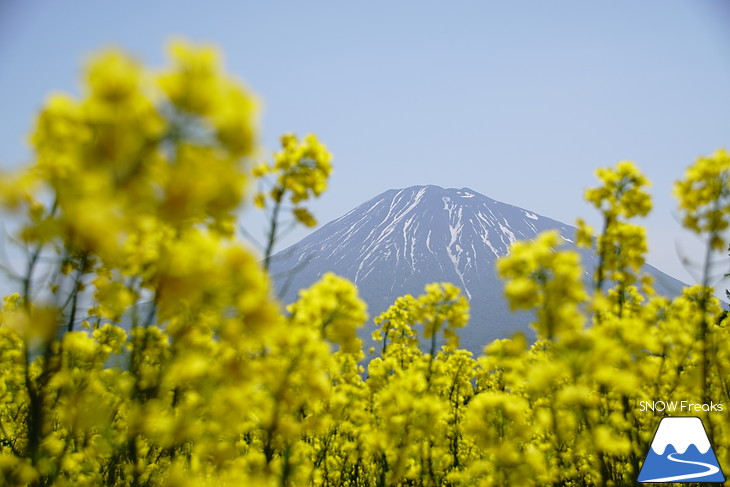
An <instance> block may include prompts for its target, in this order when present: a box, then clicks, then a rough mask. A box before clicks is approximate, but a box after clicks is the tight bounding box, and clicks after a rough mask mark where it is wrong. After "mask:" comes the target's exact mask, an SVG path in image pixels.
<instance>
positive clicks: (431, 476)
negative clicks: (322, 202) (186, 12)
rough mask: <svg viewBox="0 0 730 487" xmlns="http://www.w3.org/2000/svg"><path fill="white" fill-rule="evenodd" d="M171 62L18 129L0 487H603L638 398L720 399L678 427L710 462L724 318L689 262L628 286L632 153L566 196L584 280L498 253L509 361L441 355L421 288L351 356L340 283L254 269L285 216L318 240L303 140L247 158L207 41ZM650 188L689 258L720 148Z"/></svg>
mask: <svg viewBox="0 0 730 487" xmlns="http://www.w3.org/2000/svg"><path fill="white" fill-rule="evenodd" d="M170 57H171V62H170V66H169V67H168V68H165V69H164V70H161V71H152V70H149V69H147V68H145V67H144V66H143V65H142V64H140V63H139V62H137V61H136V60H134V59H132V58H130V57H129V56H127V55H126V54H124V53H122V52H117V51H107V52H104V53H102V54H100V55H99V56H97V57H96V58H94V59H93V60H92V61H91V62H90V63H89V64H88V65H87V66H86V68H85V70H84V74H83V90H82V94H81V96H80V97H79V98H73V97H70V96H67V95H61V94H56V95H52V96H50V97H49V99H48V100H47V102H46V104H45V106H44V108H43V109H42V111H41V112H40V113H39V114H38V116H37V119H36V123H35V127H34V129H33V132H32V133H31V134H30V142H31V144H32V147H33V153H34V162H33V165H32V166H30V167H28V168H25V169H23V170H22V171H19V172H17V173H15V174H5V175H3V177H2V179H1V180H0V203H1V204H2V205H3V207H4V208H5V211H6V212H8V213H9V214H10V215H13V218H17V219H19V220H21V221H22V225H21V226H20V228H19V231H18V234H17V235H16V236H15V238H16V240H17V243H19V244H20V245H21V246H22V248H23V249H25V261H24V263H23V268H22V271H21V272H18V273H16V274H13V275H11V277H13V278H15V279H16V285H17V289H18V292H17V293H14V294H12V295H10V296H7V297H5V299H4V304H3V306H2V311H1V314H0V351H1V353H0V485H7V486H20V485H33V486H84V485H88V486H96V485H109V486H134V487H138V486H185V485H190V486H199V485H200V486H205V485H211V486H212V485H215V486H219V485H231V486H242V485H256V486H279V485H280V486H289V485H291V486H299V485H302V486H308V485H314V486H333V487H334V486H349V487H354V486H474V485H478V486H517V485H519V486H628V485H635V480H636V477H637V475H638V472H639V469H640V467H641V464H642V462H643V460H644V457H645V455H646V453H647V451H648V448H649V444H650V442H651V440H652V436H653V434H654V431H655V429H656V427H657V425H658V423H659V420H660V419H661V417H662V416H663V415H664V414H665V413H658V412H647V411H646V410H642V408H641V407H640V402H641V401H647V400H648V401H652V400H663V399H667V400H668V399H672V398H675V399H677V400H686V401H688V402H690V403H694V404H710V403H715V404H723V405H725V412H717V411H684V412H683V413H681V414H684V415H691V416H699V417H701V419H702V420H703V422H704V425H705V427H706V429H707V433H708V435H709V437H710V439H711V440H712V443H713V447H714V451H715V453H716V455H717V458H718V460H719V463H720V464H721V465H724V466H726V468H730V421H728V420H727V418H726V417H725V416H726V414H727V410H728V408H730V345H728V344H730V326H728V324H729V323H730V321H728V320H726V319H724V314H723V313H722V310H721V307H720V303H719V301H718V300H717V299H716V298H714V297H713V293H714V290H713V289H712V288H711V287H710V286H708V281H707V275H708V270H707V267H708V266H709V264H707V265H706V269H705V273H704V274H705V282H704V283H701V284H699V285H695V286H692V287H689V288H687V289H685V290H684V293H683V294H682V295H681V296H679V297H676V298H669V297H665V296H660V295H657V294H656V293H655V292H654V291H653V289H652V282H651V280H650V278H648V276H645V275H642V274H641V272H640V269H641V266H642V265H643V264H644V255H645V253H646V252H647V244H646V237H645V232H644V229H643V228H642V227H641V226H640V225H639V224H637V223H636V220H637V219H638V218H640V217H642V216H646V215H647V214H648V213H649V212H650V210H651V207H652V204H651V199H650V196H649V194H648V193H647V191H646V190H647V186H648V185H649V182H648V181H647V180H646V178H645V177H644V176H643V175H642V174H641V172H640V171H639V169H638V168H637V167H636V166H635V165H634V164H633V163H631V162H626V161H624V162H620V163H618V164H617V165H616V166H615V167H612V168H602V169H599V170H598V171H597V172H596V175H597V178H598V181H597V183H596V184H597V186H596V187H595V188H591V189H589V190H587V191H586V193H585V197H586V199H587V200H588V201H589V202H590V203H591V204H592V205H593V206H595V208H596V210H597V211H598V212H599V213H600V214H601V216H602V218H603V222H604V225H603V228H602V229H601V230H600V233H597V232H596V231H595V230H594V229H593V228H590V227H589V226H588V225H586V224H585V223H584V222H583V221H582V220H579V224H578V234H577V236H576V242H578V244H579V245H581V246H584V247H586V248H593V249H595V251H596V253H597V255H598V256H599V261H600V264H599V267H598V269H597V270H596V271H595V275H594V278H593V285H592V286H591V287H590V288H586V287H585V286H584V284H583V279H582V276H583V273H584V270H583V268H582V266H581V262H580V257H579V254H578V253H577V252H574V251H570V250H564V249H561V247H560V243H561V240H562V239H561V238H560V237H559V236H558V235H557V234H555V233H545V234H542V235H541V236H540V237H539V238H538V239H536V240H535V241H533V242H518V243H515V244H514V245H513V247H512V250H511V252H510V254H508V255H507V256H505V257H503V258H502V259H501V260H500V261H499V263H498V272H499V275H500V277H501V278H502V279H503V281H504V291H505V296H506V299H507V300H508V302H509V304H510V306H511V308H512V309H514V310H532V311H534V312H535V316H536V319H535V322H534V323H533V325H532V326H533V327H534V329H535V331H536V333H537V336H538V340H537V341H536V342H535V343H529V342H528V341H527V339H526V338H525V337H524V336H522V335H515V336H514V337H512V338H509V339H504V340H497V341H495V342H493V343H489V344H485V348H484V352H483V354H482V355H480V356H478V357H475V356H473V355H472V354H471V353H470V352H468V351H465V350H462V349H460V348H459V341H458V330H459V328H461V327H464V326H479V325H480V324H479V323H469V307H468V302H467V300H466V298H465V297H464V296H462V295H461V294H460V291H459V289H458V288H457V287H456V286H454V285H452V284H449V283H434V284H432V285H429V286H427V287H426V288H425V289H424V290H423V293H422V294H421V295H419V296H403V297H401V298H398V299H397V300H396V301H395V302H394V303H393V305H392V306H391V307H390V309H388V310H387V311H386V312H384V313H383V314H381V315H380V316H377V317H373V319H374V323H375V325H374V326H375V331H374V333H373V339H374V340H375V341H376V342H377V344H378V346H377V347H375V348H374V349H371V350H363V345H362V343H361V341H360V339H359V338H358V330H359V329H361V328H362V327H365V326H370V327H373V324H372V323H371V322H369V321H368V320H369V317H368V314H367V310H366V306H365V303H364V302H363V301H362V300H361V299H360V298H359V297H358V291H357V288H356V287H355V286H354V285H353V284H352V283H350V282H349V281H347V280H345V279H343V278H340V277H337V276H335V275H332V274H327V275H325V276H323V277H322V279H321V280H320V281H319V282H317V283H315V284H314V285H313V286H311V287H310V288H309V289H304V290H301V292H300V294H299V299H298V300H297V301H296V302H295V303H293V304H291V305H289V306H284V305H282V304H281V303H279V302H278V301H277V299H276V297H275V296H274V294H273V290H272V288H273V286H272V279H271V276H269V275H268V271H267V269H268V263H269V257H270V255H271V249H272V248H273V245H274V244H275V242H276V240H277V237H278V235H279V234H280V232H281V228H282V227H281V225H282V219H283V218H284V217H288V218H289V219H291V220H292V221H294V222H298V223H300V224H304V225H307V226H312V225H314V224H315V223H316V220H315V216H314V215H313V214H311V213H310V211H309V209H308V208H307V202H308V201H310V200H311V199H313V198H316V197H317V196H319V195H320V194H321V193H322V192H324V191H325V190H326V188H327V185H328V178H329V175H330V173H331V170H332V165H331V155H330V154H329V152H328V150H327V148H326V147H325V146H324V145H323V144H322V143H321V142H320V141H319V140H318V139H317V138H316V137H315V136H313V135H309V136H305V137H302V138H299V137H297V136H295V135H293V134H287V135H284V136H283V137H282V146H281V150H280V151H279V152H277V153H276V154H275V155H274V156H273V159H272V160H271V162H263V163H262V162H261V160H262V158H263V157H264V156H263V155H262V149H261V147H260V143H259V139H258V127H257V114H258V110H259V108H258V107H259V101H258V100H257V98H256V97H255V96H254V95H253V94H252V93H251V92H250V91H249V90H248V89H247V88H245V87H244V86H243V85H242V84H241V83H239V82H237V81H235V80H233V79H232V78H230V77H228V76H227V75H226V74H225V73H224V71H223V70H222V67H221V63H220V61H219V58H218V55H217V53H216V51H215V50H214V49H212V48H207V47H191V46H189V45H186V44H184V43H181V42H178V43H174V44H173V45H172V46H171V49H170ZM675 194H676V197H677V201H678V206H679V211H680V213H681V215H682V218H683V223H684V225H685V226H686V227H687V228H689V229H691V230H693V231H695V232H697V233H698V234H700V235H701V236H702V237H703V238H705V239H706V240H707V242H708V245H707V259H705V260H706V261H707V262H709V259H710V255H711V252H712V251H714V250H724V249H725V248H726V245H727V242H725V241H723V239H722V235H723V232H724V231H725V230H726V229H727V227H728V224H729V223H730V155H728V153H726V152H724V151H722V150H719V151H717V152H716V153H714V154H712V155H710V156H707V157H702V158H699V159H698V160H697V161H695V162H694V163H693V164H692V165H690V166H689V167H688V169H687V171H686V176H685V178H684V179H683V180H681V181H678V182H677V183H676V186H675ZM245 204H248V205H250V206H253V207H258V208H260V209H262V210H263V211H266V212H267V215H268V216H269V221H270V227H269V234H268V235H267V242H266V250H265V257H264V259H263V261H262V259H261V257H260V256H259V255H257V254H256V253H255V252H253V251H252V250H250V248H249V247H248V245H247V244H246V243H245V242H244V240H243V239H242V238H241V237H240V236H239V235H240V233H241V232H239V229H240V228H241V227H243V228H245V222H239V221H238V218H237V215H238V214H239V209H240V208H241V207H242V205H245ZM140 302H145V303H147V304H146V305H145V306H136V305H135V303H140ZM123 323H126V325H125V326H122V325H123ZM419 341H420V343H421V344H422V346H421V347H420V348H419V346H418V344H419ZM437 343H444V345H443V346H441V347H437ZM424 344H425V346H424Z"/></svg>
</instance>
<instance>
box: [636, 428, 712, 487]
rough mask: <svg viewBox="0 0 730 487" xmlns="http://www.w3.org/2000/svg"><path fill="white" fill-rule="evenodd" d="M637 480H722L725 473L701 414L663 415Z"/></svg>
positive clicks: (683, 481) (643, 481)
mask: <svg viewBox="0 0 730 487" xmlns="http://www.w3.org/2000/svg"><path fill="white" fill-rule="evenodd" d="M637 480H638V482H641V483H645V482H678V483H689V482H724V481H725V476H724V475H723V473H722V470H721V469H720V465H719V464H718V462H717V457H716V456H715V452H714V451H713V449H712V445H710V439H709V438H708V437H707V433H706V432H705V427H704V425H703V424H702V420H701V419H700V418H695V417H670V418H663V419H662V420H661V422H660V423H659V427H658V428H657V430H656V434H655V435H654V439H653V440H652V442H651V447H650V448H649V453H647V455H646V460H644V465H643V466H642V467H641V472H639V478H638V479H637Z"/></svg>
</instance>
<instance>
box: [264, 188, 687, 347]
mask: <svg viewBox="0 0 730 487" xmlns="http://www.w3.org/2000/svg"><path fill="white" fill-rule="evenodd" d="M551 229H556V230H558V231H559V232H560V234H561V235H562V237H563V240H564V241H565V245H566V247H568V248H574V244H573V240H572V239H573V238H574V234H575V228H574V227H572V226H570V225H566V224H564V223H561V222H558V221H555V220H552V219H550V218H547V217H544V216H541V215H539V214H537V213H535V212H532V211H528V210H525V209H522V208H518V207H516V206H512V205H508V204H505V203H500V202H498V201H495V200H493V199H491V198H487V197H486V196H483V195H481V194H478V193H476V192H475V191H472V190H470V189H468V188H462V189H443V188H440V187H438V186H413V187H410V188H405V189H393V190H389V191H386V192H385V193H382V194H380V195H378V196H376V197H375V198H373V199H371V200H369V201H367V202H365V203H363V204H362V205H360V206H358V207H356V208H354V209H352V210H351V211H349V212H348V213H347V214H345V215H343V216H342V217H340V218H338V219H336V220H333V221H331V222H329V223H328V224H326V225H324V226H323V227H322V228H320V229H319V230H317V231H315V232H313V233H312V234H311V235H309V236H308V237H306V238H304V239H303V240H301V241H300V242H299V243H297V244H295V245H293V246H291V247H289V248H288V249H285V250H283V251H281V252H279V253H278V254H276V255H275V256H274V257H273V259H272V265H271V270H272V272H273V275H274V276H275V279H276V284H277V289H278V291H279V293H280V295H281V297H282V299H283V301H284V302H285V303H290V302H292V301H294V300H295V299H296V295H297V291H298V290H299V289H302V288H304V287H307V286H309V285H311V284H312V283H313V282H315V281H316V280H317V279H318V278H319V277H320V276H322V274H324V273H325V272H328V271H332V272H335V273H336V274H338V275H340V276H343V277H346V278H348V279H350V280H352V281H353V282H354V283H355V284H357V286H358V287H359V290H360V294H361V296H362V297H363V299H364V300H365V301H366V302H367V303H368V310H369V313H370V316H371V317H375V316H377V315H378V314H380V313H381V312H382V311H384V310H385V309H387V307H388V306H389V305H390V304H392V303H393V301H394V300H395V298H397V297H398V296H402V295H404V294H413V295H414V296H416V295H418V294H421V293H422V292H423V288H424V286H425V285H426V284H428V283H431V282H437V281H439V282H440V281H448V282H452V283H454V284H456V285H458V286H459V287H460V288H461V289H462V291H463V293H464V295H465V296H466V297H467V298H468V299H469V301H470V307H471V319H470V321H469V325H468V326H467V327H466V328H465V329H464V330H462V332H461V333H460V335H461V345H462V346H463V347H466V348H468V349H469V350H472V351H474V352H481V349H482V347H483V346H484V345H485V344H487V343H488V342H490V341H492V340H494V339H496V338H505V337H509V336H511V335H512V334H513V333H515V332H516V331H524V332H527V333H528V335H531V330H530V329H529V323H530V321H531V320H532V315H531V314H530V313H525V312H520V313H512V312H510V311H509V309H508V306H507V303H506V301H505V300H504V297H503V284H502V282H501V281H500V280H499V279H498V278H497V275H496V269H495V262H496V260H497V259H498V258H499V257H501V256H503V255H505V254H506V253H507V251H508V249H509V246H510V244H512V242H514V241H516V240H531V239H534V238H535V236H536V235H537V234H539V233H541V232H543V231H546V230H551ZM582 253H583V262H584V265H585V266H586V268H588V269H592V268H593V267H594V266H595V264H596V259H595V257H594V256H593V255H591V254H590V253H589V252H585V251H583V252H582ZM647 271H648V272H649V273H651V274H652V275H653V276H654V278H655V281H656V287H657V291H659V292H666V293H668V294H670V295H675V294H677V293H678V292H679V290H680V289H681V287H682V283H680V282H679V281H677V280H676V279H674V278H672V277H670V276H668V275H666V274H663V273H662V272H660V271H658V270H657V269H655V268H653V267H651V266H647ZM589 279H590V275H589V274H588V273H586V280H587V281H588V280H589ZM371 331H372V329H368V330H364V331H363V338H367V337H369V335H370V332H371Z"/></svg>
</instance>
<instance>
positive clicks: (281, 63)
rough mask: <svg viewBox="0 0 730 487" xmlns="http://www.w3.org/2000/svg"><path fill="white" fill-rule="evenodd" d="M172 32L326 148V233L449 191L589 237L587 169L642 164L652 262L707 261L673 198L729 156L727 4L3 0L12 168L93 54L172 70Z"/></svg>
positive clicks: (277, 125)
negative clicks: (118, 50)
mask: <svg viewBox="0 0 730 487" xmlns="http://www.w3.org/2000/svg"><path fill="white" fill-rule="evenodd" d="M173 36H181V37H184V38H187V39H190V40H193V41H208V42H212V43H215V44H217V45H218V46H220V48H221V49H222V51H223V52H224V54H225V60H226V65H227V68H228V70H229V71H230V72H232V73H234V74H235V75H236V76H237V77H239V78H240V79H243V80H245V81H246V83H247V84H248V85H249V86H250V87H251V88H252V89H253V90H254V91H255V92H256V93H258V94H259V95H260V96H261V98H262V99H263V101H264V107H265V112H264V116H263V120H262V135H263V141H264V143H265V145H266V146H267V147H268V148H270V149H274V148H275V143H276V140H277V137H278V135H279V134H281V133H283V132H287V131H294V132H297V133H302V134H303V133H306V132H310V131H312V132H316V133H317V134H318V135H319V136H320V138H321V139H322V140H323V141H324V142H325V143H326V144H327V145H328V146H329V148H330V149H331V151H332V152H333V153H334V155H335V161H334V162H335V174H334V176H333V178H332V186H331V190H330V191H329V192H328V193H327V194H326V195H325V196H324V197H323V198H322V199H321V201H320V202H318V203H317V204H316V205H314V211H315V213H316V214H317V215H318V217H319V218H320V221H321V222H326V221H328V220H330V219H333V218H335V217H337V216H340V215H341V214H342V213H344V212H346V211H348V210H349V209H351V208H352V207H354V206H356V205H358V204H360V203H362V202H364V201H365V200H367V199H369V198H370V197H372V196H375V195H376V194H378V193H380V192H382V191H384V190H387V189H390V188H398V187H406V186H411V185H414V184H437V185H440V186H444V187H463V186H467V187H470V188H472V189H474V190H476V191H478V192H480V193H483V194H485V195H487V196H489V197H491V198H494V199H497V200H500V201H504V202H507V203H511V204H515V205H518V206H521V207H524V208H528V209H530V210H532V211H535V212H537V213H541V214H543V215H546V216H549V217H551V218H555V219H557V220H561V221H564V222H566V223H570V224H572V223H574V221H575V218H576V217H578V216H583V217H586V218H587V219H588V220H589V221H591V222H593V223H594V224H596V225H597V224H598V218H597V216H596V214H595V212H594V211H593V210H591V209H590V208H589V207H588V206H587V205H585V204H583V203H582V192H583V189H584V188H586V187H588V186H590V185H594V184H595V183H594V177H593V170H594V169H595V168H596V167H598V166H606V165H613V164H615V163H616V162H617V161H619V160H621V159H632V160H634V161H636V163H637V164H638V165H639V166H640V167H641V168H642V170H643V171H644V172H645V173H646V174H647V175H648V177H649V178H650V179H651V180H652V182H653V187H652V194H653V196H654V200H655V211H654V214H653V216H652V217H650V218H649V219H648V220H647V225H648V229H649V238H650V247H651V254H650V262H651V263H653V264H654V265H656V266H658V267H659V268H661V269H662V270H665V271H667V272H669V273H670V274H673V275H675V276H676V277H678V278H680V279H683V280H685V281H693V278H692V277H691V276H690V275H689V274H687V272H686V271H685V270H684V269H683V268H682V265H681V264H680V262H679V260H678V258H677V252H676V247H680V248H681V249H683V251H684V252H687V253H689V254H697V253H698V252H700V247H699V245H698V244H697V242H696V241H695V239H694V238H692V237H691V236H688V235H682V234H681V233H680V231H679V226H678V224H677V223H676V220H677V218H676V210H675V204H674V201H673V199H672V198H671V186H672V182H673V181H674V180H676V179H678V178H679V177H681V176H682V173H683V171H684V168H685V167H686V166H687V165H689V164H690V163H691V162H692V161H693V160H694V158H695V157H696V156H698V155H701V154H707V153H710V152H712V151H714V150H715V149H717V148H719V147H728V146H730V143H729V141H730V139H729V135H730V133H729V130H728V129H729V128H730V7H729V4H728V2H725V1H724V0H696V1H686V0H682V1H678V0H651V1H650V0H643V1H640V2H639V1H635V0H631V1H625V0H619V1H611V2H587V1H585V0H575V1H550V2H545V1H531V2H527V1H510V2H506V1H504V2H495V1H478V2H477V1H457V2H446V1H445V0H442V1H440V2H432V1H423V0H420V1H371V2H357V3H356V2H344V1H299V2H278V1H277V2H275V1H263V0H262V1H259V2H233V1H228V2H224V1H216V2H191V1H175V2H172V1H168V2H163V1H158V2H141V1H125V2H99V1H73V2H59V1H36V2H24V1H20V0H18V1H15V2H12V1H8V0H0V107H2V109H0V165H1V166H2V167H5V168H8V167H15V166H17V165H19V164H20V163H22V162H23V161H26V160H27V159H28V157H29V156H28V152H27V149H26V147H25V146H24V143H23V139H24V136H25V134H26V133H27V131H28V129H29V127H30V125H31V121H32V117H33V113H34V112H35V111H37V109H38V108H39V107H40V106H41V104H42V102H43V100H44V98H45V96H46V94H47V93H49V92H51V91H59V90H60V91H75V90H77V89H78V81H77V78H78V74H79V69H80V66H81V63H82V61H83V60H84V59H85V58H87V57H88V56H89V54H91V53H92V52H94V51H95V50H97V49H98V48H99V47H102V46H108V45H116V46H121V47H123V48H124V49H126V50H128V51H130V52H131V53H133V54H134V55H135V56H137V57H138V58H140V59H142V60H143V61H145V62H146V63H147V64H150V65H153V66H161V65H162V63H163V59H164V57H163V52H164V48H163V46H164V43H165V41H166V40H167V39H169V38H170V37H173ZM258 224H259V223H256V224H255V225H254V228H252V231H253V232H256V231H257V225H258ZM305 233H306V232H304V231H302V232H298V233H296V234H294V235H293V236H291V237H290V238H289V240H288V242H291V241H292V240H293V239H295V238H298V237H301V236H303V235H304V234H305ZM698 260H699V257H698Z"/></svg>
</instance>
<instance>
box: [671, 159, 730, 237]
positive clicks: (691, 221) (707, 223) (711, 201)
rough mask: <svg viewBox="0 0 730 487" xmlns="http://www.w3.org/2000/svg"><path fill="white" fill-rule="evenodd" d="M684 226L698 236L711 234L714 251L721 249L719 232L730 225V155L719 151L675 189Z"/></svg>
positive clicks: (690, 170) (694, 167) (696, 166)
mask: <svg viewBox="0 0 730 487" xmlns="http://www.w3.org/2000/svg"><path fill="white" fill-rule="evenodd" d="M674 193H675V195H676V197H677V200H678V201H679V208H680V210H681V211H682V212H683V213H684V216H683V219H682V223H683V224H684V226H685V227H687V228H689V229H690V230H692V231H694V232H696V233H707V234H709V235H710V239H711V245H712V248H714V249H717V250H722V247H723V241H722V238H721V237H720V232H722V231H723V230H725V229H727V228H728V225H729V224H730V218H729V217H728V215H730V154H728V153H727V151H725V150H718V151H717V152H715V153H714V154H712V155H711V156H708V157H700V158H698V159H697V161H696V162H695V163H694V164H693V165H692V166H690V167H689V168H687V172H686V173H685V179H683V180H682V181H678V182H677V183H676V184H675V186H674Z"/></svg>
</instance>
